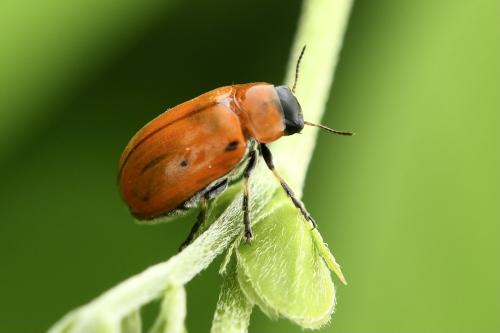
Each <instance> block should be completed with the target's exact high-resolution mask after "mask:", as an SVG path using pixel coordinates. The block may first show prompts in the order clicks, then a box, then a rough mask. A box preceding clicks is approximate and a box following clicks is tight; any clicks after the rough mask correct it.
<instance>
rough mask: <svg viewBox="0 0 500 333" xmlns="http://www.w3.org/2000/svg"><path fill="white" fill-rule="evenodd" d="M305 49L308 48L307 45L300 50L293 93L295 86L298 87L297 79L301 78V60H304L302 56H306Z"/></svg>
mask: <svg viewBox="0 0 500 333" xmlns="http://www.w3.org/2000/svg"><path fill="white" fill-rule="evenodd" d="M305 50H306V46H305V45H304V46H303V47H302V51H300V55H299V59H297V65H295V81H293V87H292V92H293V93H295V88H296V87H297V79H298V78H299V67H300V61H301V60H302V57H303V56H304V51H305Z"/></svg>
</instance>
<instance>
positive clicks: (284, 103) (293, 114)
mask: <svg viewBox="0 0 500 333" xmlns="http://www.w3.org/2000/svg"><path fill="white" fill-rule="evenodd" d="M276 92H277V93H278V96H279V98H280V103H281V108H282V109H283V118H284V120H285V135H291V134H295V133H298V132H300V131H302V129H303V128H304V117H303V116H302V109H301V108H300V104H299V102H298V101H297V98H295V95H294V94H293V93H292V91H291V90H290V88H288V87H287V86H279V87H276Z"/></svg>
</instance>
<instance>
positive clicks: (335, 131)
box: [304, 121, 354, 136]
mask: <svg viewBox="0 0 500 333" xmlns="http://www.w3.org/2000/svg"><path fill="white" fill-rule="evenodd" d="M304 124H306V125H309V126H314V127H319V128H321V129H324V130H326V131H328V132H331V133H335V134H338V135H347V136H351V135H354V133H353V132H348V131H338V130H335V129H333V128H330V127H327V126H325V125H321V124H314V123H311V122H309V121H304Z"/></svg>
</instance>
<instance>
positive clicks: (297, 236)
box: [236, 190, 335, 328]
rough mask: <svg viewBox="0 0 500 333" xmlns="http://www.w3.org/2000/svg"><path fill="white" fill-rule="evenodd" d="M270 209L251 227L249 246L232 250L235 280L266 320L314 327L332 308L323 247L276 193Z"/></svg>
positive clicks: (332, 295) (280, 193) (327, 317)
mask: <svg viewBox="0 0 500 333" xmlns="http://www.w3.org/2000/svg"><path fill="white" fill-rule="evenodd" d="M278 203H279V204H278ZM270 205H272V207H269V210H270V211H272V214H269V215H267V216H266V217H264V218H263V219H262V220H260V221H258V222H257V223H256V224H255V225H254V226H253V232H254V235H255V238H254V240H253V241H252V243H251V244H246V243H245V242H242V243H241V244H240V246H239V247H238V249H237V251H236V254H237V258H238V268H237V269H238V281H239V283H240V286H241V288H242V290H243V291H244V293H245V295H246V296H247V297H248V298H249V299H250V300H251V301H252V302H254V303H256V304H257V305H259V307H260V308H261V309H262V311H263V312H265V313H266V314H267V315H268V316H270V317H279V316H282V317H285V318H288V319H290V320H291V321H293V322H295V323H297V324H298V325H300V326H302V327H304V328H319V327H321V326H322V325H324V324H326V323H328V321H329V320H330V317H331V315H332V313H333V311H334V308H335V288H334V285H333V282H332V278H331V274H330V271H329V269H328V266H327V265H326V263H325V260H324V259H323V256H322V253H321V252H323V251H325V250H326V251H328V249H327V248H326V247H324V248H322V249H321V251H320V249H319V248H318V246H317V240H315V238H314V237H313V232H314V231H312V230H311V225H310V224H309V223H307V222H306V221H305V220H304V218H303V217H302V215H300V213H299V212H298V210H297V209H296V208H295V207H294V206H293V204H292V203H291V201H290V199H289V198H288V197H287V196H286V195H285V193H284V192H283V191H282V190H281V191H280V190H278V191H276V192H275V196H274V197H273V199H272V201H271V203H270ZM328 253H329V252H328ZM330 256H331V258H333V256H332V255H331V254H330Z"/></svg>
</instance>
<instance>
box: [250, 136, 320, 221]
mask: <svg viewBox="0 0 500 333" xmlns="http://www.w3.org/2000/svg"><path fill="white" fill-rule="evenodd" d="M259 149H260V153H261V154H262V157H263V158H264V161H265V162H266V164H267V167H268V168H269V169H270V170H271V171H272V172H273V174H274V176H275V177H276V178H277V179H278V180H279V182H280V184H281V187H283V189H284V190H285V192H286V194H287V195H288V196H289V197H290V199H292V202H293V204H294V205H295V207H297V209H298V210H299V211H300V213H301V214H302V216H304V218H305V219H306V221H309V222H311V224H312V226H313V228H316V227H317V224H316V221H314V219H313V218H312V216H311V214H309V212H308V211H307V210H306V208H305V207H304V204H303V203H302V201H300V199H299V198H297V196H296V195H295V193H294V192H293V190H292V188H291V187H290V186H289V185H288V184H287V183H286V182H285V180H284V179H283V178H281V176H280V175H279V173H278V172H277V171H276V170H275V169H274V163H273V155H272V154H271V151H270V150H269V148H268V147H267V146H266V145H265V144H263V143H261V144H260V145H259Z"/></svg>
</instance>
